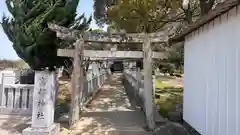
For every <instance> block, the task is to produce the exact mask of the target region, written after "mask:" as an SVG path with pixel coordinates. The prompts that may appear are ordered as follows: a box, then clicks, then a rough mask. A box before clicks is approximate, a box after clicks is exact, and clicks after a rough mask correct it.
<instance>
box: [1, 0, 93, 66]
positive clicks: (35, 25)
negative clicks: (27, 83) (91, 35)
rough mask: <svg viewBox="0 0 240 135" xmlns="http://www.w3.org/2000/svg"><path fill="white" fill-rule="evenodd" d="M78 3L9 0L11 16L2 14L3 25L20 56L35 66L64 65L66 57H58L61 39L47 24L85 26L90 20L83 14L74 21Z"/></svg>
mask: <svg viewBox="0 0 240 135" xmlns="http://www.w3.org/2000/svg"><path fill="white" fill-rule="evenodd" d="M78 3H79V0H68V1H66V0H24V1H22V0H6V5H7V8H8V10H9V12H10V13H11V14H12V17H11V18H8V17H6V16H3V18H2V23H1V25H2V27H3V30H4V32H5V33H6V35H7V36H8V38H9V40H10V41H11V42H12V43H13V48H14V50H15V51H16V53H17V54H18V56H19V57H20V58H21V59H23V60H24V61H25V62H27V63H28V64H29V66H30V67H31V68H32V69H35V70H43V69H45V68H48V69H49V70H54V69H55V68H56V67H58V66H62V65H64V60H63V58H60V57H57V48H59V46H60V45H62V43H61V42H62V41H60V40H59V39H57V38H56V34H55V33H54V32H52V31H51V30H50V29H49V28H48V25H47V24H48V23H56V24H58V25H61V26H64V27H72V28H75V29H84V28H85V27H86V26H88V24H89V22H90V21H91V19H89V20H87V19H86V18H84V15H82V16H80V17H79V18H77V19H76V20H75V17H76V9H77V6H78ZM82 19H83V23H80V22H81V20H82Z"/></svg>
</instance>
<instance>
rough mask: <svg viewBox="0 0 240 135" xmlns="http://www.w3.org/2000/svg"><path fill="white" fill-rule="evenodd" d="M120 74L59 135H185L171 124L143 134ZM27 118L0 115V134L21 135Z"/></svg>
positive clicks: (139, 116)
mask: <svg viewBox="0 0 240 135" xmlns="http://www.w3.org/2000/svg"><path fill="white" fill-rule="evenodd" d="M121 77H122V74H114V75H113V76H112V77H111V78H110V79H109V81H108V82H107V83H106V84H105V85H104V86H103V88H102V90H101V91H100V92H99V94H98V95H97V97H96V98H95V99H94V100H93V101H92V102H91V104H90V105H89V106H88V107H87V108H85V111H84V113H83V114H82V115H81V119H80V120H79V121H78V123H77V128H76V129H75V130H73V131H71V132H69V130H67V131H65V130H64V128H63V127H64V125H62V129H61V133H60V135H189V134H188V132H187V131H186V130H185V129H184V128H183V127H182V126H181V125H178V124H175V123H172V122H166V123H163V124H162V125H158V128H157V129H156V131H155V132H154V133H150V132H147V131H145V127H146V125H145V121H144V115H143V113H142V112H141V111H140V110H139V109H138V108H137V107H136V106H135V105H134V103H133V102H131V103H130V101H129V100H128V96H127V94H126V91H125V90H124V88H123V85H122V78H121ZM30 122H31V117H21V116H9V115H8V116H7V115H0V135H21V132H22V130H23V129H25V128H27V127H29V126H30Z"/></svg>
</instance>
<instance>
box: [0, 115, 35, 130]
mask: <svg viewBox="0 0 240 135" xmlns="http://www.w3.org/2000/svg"><path fill="white" fill-rule="evenodd" d="M30 124H31V117H23V116H15V115H0V135H21V134H22V130H24V129H25V128H27V127H29V126H30Z"/></svg>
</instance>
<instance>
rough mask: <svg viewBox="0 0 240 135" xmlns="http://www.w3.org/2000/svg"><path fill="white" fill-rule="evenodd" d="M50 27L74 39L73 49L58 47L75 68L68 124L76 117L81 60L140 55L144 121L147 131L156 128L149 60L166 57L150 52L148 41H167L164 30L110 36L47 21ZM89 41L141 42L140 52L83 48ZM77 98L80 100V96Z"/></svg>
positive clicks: (79, 92)
mask: <svg viewBox="0 0 240 135" xmlns="http://www.w3.org/2000/svg"><path fill="white" fill-rule="evenodd" d="M49 28H50V29H51V30H52V31H55V32H56V33H57V37H58V38H60V39H63V40H69V41H74V42H75V43H74V46H75V48H74V49H58V56H61V57H73V58H74V69H73V76H72V110H71V118H70V125H71V126H74V124H75V122H76V121H77V120H79V113H80V109H81V108H82V106H81V104H80V106H79V101H81V98H82V97H81V96H80V97H79V94H80V95H81V92H82V89H83V87H82V84H83V83H82V82H83V78H84V77H83V68H84V66H83V61H84V57H89V58H90V60H101V59H104V60H106V59H110V58H115V59H120V58H126V59H127V58H131V59H138V58H143V67H144V97H145V105H144V106H145V108H146V110H145V112H146V122H147V126H148V128H149V129H150V130H153V129H154V128H155V121H154V111H155V110H154V109H155V101H154V95H155V93H154V92H153V85H152V84H153V82H152V59H162V58H165V56H166V54H165V53H163V52H153V51H152V48H151V43H165V42H167V41H168V36H167V35H166V34H165V33H138V34H126V33H118V34H112V35H109V36H100V38H99V37H98V38H96V36H94V35H91V33H89V32H81V31H77V30H71V29H68V28H65V27H62V26H58V25H55V24H49ZM88 43H99V44H142V48H143V51H117V50H116V49H115V50H110V51H109V50H84V47H85V46H86V45H87V44H88ZM79 98H80V99H79Z"/></svg>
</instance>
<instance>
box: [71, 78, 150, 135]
mask: <svg viewBox="0 0 240 135" xmlns="http://www.w3.org/2000/svg"><path fill="white" fill-rule="evenodd" d="M121 77H122V74H115V75H113V76H112V77H111V78H110V80H111V81H108V83H107V84H105V85H104V86H103V88H102V91H100V92H99V94H98V95H97V97H96V98H95V99H94V100H93V101H92V102H91V104H90V105H89V106H88V108H86V109H85V111H84V113H83V114H82V116H81V119H80V121H79V122H78V123H77V129H76V130H74V131H73V132H72V133H71V134H72V135H151V134H152V133H148V132H146V131H145V130H144V127H145V121H144V115H143V113H142V112H141V111H140V110H139V109H137V108H136V107H134V106H132V105H131V104H130V102H129V100H128V97H127V95H126V92H125V91H124V88H123V86H122V78H121Z"/></svg>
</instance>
